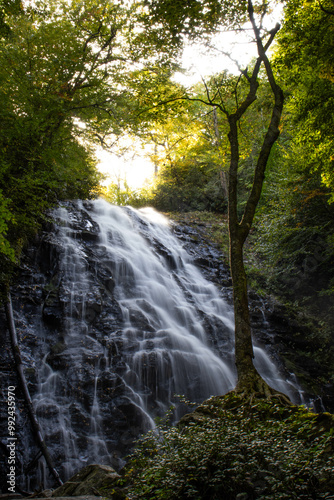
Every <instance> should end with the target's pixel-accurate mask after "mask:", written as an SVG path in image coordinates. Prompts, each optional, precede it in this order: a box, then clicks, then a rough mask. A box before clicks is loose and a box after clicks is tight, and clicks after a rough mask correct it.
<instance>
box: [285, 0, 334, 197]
mask: <svg viewBox="0 0 334 500" xmlns="http://www.w3.org/2000/svg"><path fill="white" fill-rule="evenodd" d="M330 11H331V9H330V2H329V8H328V9H326V2H325V3H323V4H322V3H319V2H317V1H316V0H312V1H308V2H304V1H302V0H291V1H289V2H288V3H287V4H286V7H285V12H284V14H285V18H284V24H283V28H282V30H281V32H280V33H279V35H278V47H277V50H276V55H275V64H276V67H277V69H278V72H279V74H280V77H281V79H282V84H283V85H285V88H286V90H287V94H288V100H287V110H288V112H289V113H290V117H289V119H290V120H291V121H292V126H293V130H292V129H291V133H292V141H293V146H294V148H295V151H296V153H297V154H298V155H299V159H300V164H302V165H304V166H305V168H306V169H307V170H308V171H309V172H310V173H311V174H313V173H316V174H318V175H319V176H320V177H321V181H322V183H323V184H324V185H325V186H327V187H328V188H330V190H331V193H333V188H334V177H333V146H334V126H333V125H334V123H333V116H334V76H333V75H334V57H333V54H334V42H333V29H334V15H333V13H330ZM290 123H291V122H290ZM333 199H334V198H333V194H332V200H333Z"/></svg>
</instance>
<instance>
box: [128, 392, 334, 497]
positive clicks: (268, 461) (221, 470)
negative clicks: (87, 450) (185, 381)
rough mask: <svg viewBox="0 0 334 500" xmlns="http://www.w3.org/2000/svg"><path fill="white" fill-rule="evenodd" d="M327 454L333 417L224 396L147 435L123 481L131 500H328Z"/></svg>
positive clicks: (333, 443) (331, 462)
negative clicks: (242, 499)
mask: <svg viewBox="0 0 334 500" xmlns="http://www.w3.org/2000/svg"><path fill="white" fill-rule="evenodd" d="M333 450H334V416H333V415H331V414H328V413H323V414H314V413H311V412H309V411H308V410H307V409H305V408H304V407H298V406H294V405H291V404H282V402H281V401H280V400H279V399H277V398H272V400H267V399H264V398H261V399H258V398H253V399H252V398H247V399H245V398H243V397H241V396H240V395H238V394H236V393H234V392H232V393H229V394H228V395H226V396H224V397H213V398H210V399H209V400H207V401H205V402H204V403H203V404H202V405H200V406H199V407H198V408H197V409H196V410H195V411H194V412H193V413H192V414H191V415H187V416H185V417H183V418H182V419H181V421H180V423H179V425H178V426H177V427H172V428H170V429H167V430H163V429H160V432H159V435H157V434H156V433H153V432H152V433H148V435H146V436H145V437H144V438H143V439H142V441H141V442H140V443H138V447H137V450H136V452H135V453H134V455H133V456H132V458H131V460H130V461H129V463H128V465H127V467H126V470H125V473H124V479H123V481H125V482H126V483H127V484H130V485H131V486H130V488H129V498H131V499H139V498H141V499H148V498H149V499H167V498H168V499H186V498H188V499H192V500H195V499H208V500H209V499H210V500H215V499H221V498H224V500H229V499H231V500H232V499H233V500H235V499H236V498H238V499H239V498H245V499H261V500H272V499H273V498H275V499H291V498H298V499H305V500H306V499H310V498H319V499H320V498H331V495H332V494H333V493H334V457H333Z"/></svg>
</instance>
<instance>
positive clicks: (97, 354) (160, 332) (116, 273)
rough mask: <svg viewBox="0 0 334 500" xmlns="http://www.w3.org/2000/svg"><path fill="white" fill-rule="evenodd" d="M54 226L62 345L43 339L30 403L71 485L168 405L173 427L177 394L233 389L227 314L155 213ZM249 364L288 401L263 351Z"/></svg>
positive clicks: (116, 213)
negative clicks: (85, 468) (82, 469)
mask: <svg viewBox="0 0 334 500" xmlns="http://www.w3.org/2000/svg"><path fill="white" fill-rule="evenodd" d="M73 207H74V208H73ZM54 217H55V220H56V224H57V227H58V235H57V248H58V260H59V262H58V271H57V273H56V274H55V275H54V277H53V282H55V281H57V286H58V289H59V290H60V292H59V293H60V294H61V298H60V299H59V300H60V302H61V306H62V309H63V315H64V320H63V324H62V327H59V328H58V329H57V328H54V329H53V333H52V335H53V336H57V335H58V337H57V340H58V342H57V343H55V341H54V340H53V341H52V342H53V343H52V342H51V341H50V338H49V337H50V335H49V333H46V332H44V333H43V332H42V333H40V338H41V339H42V341H41V342H42V344H43V346H44V347H43V349H42V354H43V356H41V361H40V364H39V366H38V388H37V390H36V393H35V395H34V405H35V408H36V413H37V415H38V417H39V420H40V423H41V426H42V429H43V432H44V434H45V436H46V440H47V442H48V443H50V446H51V447H52V450H51V451H52V454H53V456H54V457H55V459H56V461H57V460H58V461H59V462H61V463H62V474H63V477H64V478H65V479H67V478H68V477H69V476H70V475H71V474H73V473H74V472H76V471H77V470H78V469H79V468H80V467H82V466H83V465H85V464H87V463H94V462H98V463H104V464H110V463H115V457H116V456H117V453H118V456H119V455H120V454H122V451H124V449H126V446H127V444H129V443H131V439H133V437H134V435H135V434H136V433H137V434H139V433H140V432H143V431H145V430H147V429H149V428H154V425H155V424H154V417H155V416H159V415H160V416H162V415H163V414H164V412H166V411H167V410H168V409H169V408H170V407H171V406H174V408H175V411H174V415H175V418H178V417H179V416H180V415H181V414H182V411H184V405H182V404H181V403H180V404H178V402H177V398H176V397H175V395H183V396H185V397H186V398H187V399H188V400H189V401H193V402H201V401H203V400H204V399H205V398H207V397H209V396H211V395H218V394H224V393H226V392H227V391H229V390H231V389H232V388H233V387H234V386H235V382H236V373H235V367H234V360H233V311H232V309H231V306H230V305H228V304H227V303H226V302H225V301H224V300H223V298H222V296H221V294H220V292H219V290H218V289H217V288H216V287H215V286H214V285H213V284H212V283H210V282H208V281H207V280H206V279H205V278H204V277H203V276H202V274H201V273H200V271H199V269H198V268H197V267H196V266H195V265H194V264H193V263H192V259H191V257H190V256H189V255H188V254H187V252H186V251H185V250H184V248H183V246H182V243H181V242H180V241H179V240H178V239H177V238H176V237H175V236H174V235H173V234H172V232H171V230H170V228H169V226H168V222H167V220H166V219H165V218H164V217H163V216H161V215H159V214H158V213H157V212H155V211H153V210H151V209H142V210H134V209H132V208H130V207H127V208H121V207H116V206H112V205H110V204H108V203H107V202H105V201H103V200H97V201H94V202H90V203H89V204H87V203H81V202H77V203H76V205H75V206H74V205H73V204H71V205H67V206H65V207H63V208H59V209H58V210H57V211H56V212H55V214H54ZM83 220H84V221H85V222H84V226H85V227H84V228H83V227H82V225H83V222H82V221H83ZM78 225H80V230H79V229H78ZM83 235H84V236H83ZM101 276H102V278H103V279H102V278H101ZM110 304H113V308H111V306H110ZM101 325H103V327H101ZM42 330H43V328H42ZM55 346H57V348H56V347H55ZM50 349H51V351H52V353H51V354H50V352H51V351H50ZM255 364H256V367H257V368H258V370H259V372H260V373H261V374H262V375H263V377H264V378H265V379H266V380H267V381H268V382H269V383H270V384H271V385H272V386H273V387H275V388H277V389H279V390H281V391H282V392H285V393H287V394H288V395H290V397H294V395H295V393H296V386H295V384H293V383H292V382H288V381H286V380H285V379H284V378H282V376H281V375H280V374H279V371H278V370H277V368H276V366H275V364H274V363H273V362H272V360H270V358H269V357H268V355H267V354H266V353H265V351H264V350H263V349H261V348H260V347H256V349H255ZM89 384H90V389H89V390H88V389H87V387H88V385H89ZM130 426H131V428H132V436H129V435H128V434H129V427H130ZM115 450H116V451H115ZM117 450H120V451H117ZM41 463H42V462H41ZM41 468H43V466H42V465H41ZM40 474H41V476H42V475H43V476H45V471H44V470H41V473H40ZM41 480H42V479H41Z"/></svg>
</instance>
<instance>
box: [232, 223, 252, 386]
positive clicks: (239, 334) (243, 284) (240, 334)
mask: <svg viewBox="0 0 334 500" xmlns="http://www.w3.org/2000/svg"><path fill="white" fill-rule="evenodd" d="M237 233H238V231H233V230H232V231H230V266H231V275H232V282H233V304H234V322H235V332H236V334H235V364H236V367H237V373H238V387H245V386H246V385H247V386H248V385H249V384H250V385H252V383H251V382H252V380H254V379H255V378H257V377H258V376H259V375H258V373H257V371H256V370H255V367H254V365H253V358H254V351H253V343H252V335H251V326H250V319H249V307H248V295H247V277H246V272H245V268H244V263H243V241H242V239H241V238H240V235H238V234H237Z"/></svg>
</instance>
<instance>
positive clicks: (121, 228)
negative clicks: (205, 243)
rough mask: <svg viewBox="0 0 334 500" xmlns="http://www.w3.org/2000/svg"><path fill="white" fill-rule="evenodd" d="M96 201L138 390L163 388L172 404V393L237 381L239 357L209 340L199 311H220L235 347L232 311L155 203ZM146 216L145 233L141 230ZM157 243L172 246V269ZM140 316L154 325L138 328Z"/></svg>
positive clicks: (206, 391)
mask: <svg viewBox="0 0 334 500" xmlns="http://www.w3.org/2000/svg"><path fill="white" fill-rule="evenodd" d="M94 208H95V210H94V213H93V214H91V215H92V217H93V218H94V220H95V221H96V222H97V223H98V224H99V227H100V231H101V237H100V247H101V249H102V251H103V253H104V254H105V256H108V255H111V256H112V259H113V260H114V261H116V262H117V263H118V265H117V267H116V269H115V274H114V279H115V282H116V287H115V292H114V293H115V295H116V297H117V300H118V302H119V304H120V306H121V308H122V311H123V317H124V323H125V324H124V329H123V338H124V341H125V342H126V344H127V345H128V347H129V348H130V349H131V347H133V353H131V356H129V358H128V359H127V364H128V372H127V374H126V377H125V378H126V380H127V381H128V383H129V385H131V386H132V387H133V389H134V390H135V391H136V392H141V391H144V392H145V390H146V389H147V388H149V391H150V392H151V393H152V392H153V396H154V397H155V398H156V399H157V400H158V401H159V399H160V398H159V394H160V391H162V390H163V392H164V397H163V401H160V402H161V403H163V404H164V405H166V409H167V408H168V405H169V404H170V403H171V400H172V397H173V395H174V394H186V395H187V397H188V398H189V399H190V400H194V401H199V400H201V399H204V398H205V397H208V396H210V395H212V394H223V393H225V392H227V391H228V390H230V389H232V388H233V386H234V384H235V374H234V371H233V365H229V364H228V363H227V362H224V361H223V360H222V359H221V358H220V357H219V355H218V353H215V352H214V351H213V349H212V348H210V346H209V344H208V338H207V335H206V332H205V329H204V327H203V325H202V324H201V321H200V318H199V311H202V312H204V314H206V315H207V316H209V317H211V318H214V319H215V321H216V322H217V323H218V324H220V325H221V329H222V331H225V334H226V332H227V338H226V342H227V343H228V344H229V345H230V348H232V335H233V314H232V311H231V309H230V307H229V306H228V305H227V304H225V303H224V301H223V300H222V299H221V297H220V296H219V294H218V291H217V290H216V288H215V287H214V285H212V284H211V283H209V282H207V281H206V280H205V279H204V278H203V277H202V275H201V274H200V272H199V271H198V269H197V268H196V267H195V266H194V265H193V264H192V263H191V261H190V257H189V256H188V254H187V253H186V252H185V251H184V250H183V248H182V246H181V244H180V242H179V241H178V240H177V238H176V237H174V236H173V235H172V233H171V232H170V230H169V227H168V224H167V221H166V219H165V218H164V217H163V216H160V215H159V214H158V213H157V212H155V211H153V210H149V209H145V210H139V211H138V212H137V211H134V210H133V209H129V210H128V213H127V212H126V211H124V210H123V209H121V208H120V207H116V206H111V205H109V204H107V203H106V202H104V201H102V200H98V201H97V202H95V204H94ZM131 216H132V217H131ZM138 216H139V217H140V218H141V220H138ZM143 222H144V232H145V235H142V234H141V233H140V232H138V230H140V227H141V226H142V223H143ZM145 236H146V237H145ZM147 238H150V240H151V242H149V241H147ZM151 243H153V249H154V245H155V246H156V245H157V244H160V245H161V246H162V247H163V248H167V249H168V250H169V251H170V252H171V257H172V260H173V268H174V269H173V271H171V270H170V268H169V267H168V266H167V265H166V260H165V257H164V256H163V255H159V253H156V252H155V251H154V250H152V245H151ZM140 316H144V319H145V321H144V323H145V324H146V325H147V324H148V325H149V327H150V328H146V330H141V329H140V328H138V326H137V325H136V318H138V317H140ZM132 318H135V320H134V321H133V319H132ZM216 333H217V334H219V332H216ZM152 371H153V372H154V373H153V378H154V385H152V373H151V372H152ZM166 396H167V397H166Z"/></svg>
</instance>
